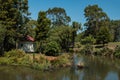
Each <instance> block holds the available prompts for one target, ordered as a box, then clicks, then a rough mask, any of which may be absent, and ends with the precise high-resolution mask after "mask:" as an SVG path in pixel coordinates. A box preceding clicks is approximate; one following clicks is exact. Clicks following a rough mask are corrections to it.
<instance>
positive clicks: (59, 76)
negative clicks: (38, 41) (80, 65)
mask: <svg viewBox="0 0 120 80" xmlns="http://www.w3.org/2000/svg"><path fill="white" fill-rule="evenodd" d="M76 61H83V62H84V63H85V65H86V67H85V68H84V69H75V68H60V69H58V70H55V71H51V72H41V71H37V70H33V69H30V68H26V67H18V66H14V67H13V66H0V80H120V60H117V59H116V60H113V59H110V58H104V57H83V56H82V57H79V58H77V59H76Z"/></svg>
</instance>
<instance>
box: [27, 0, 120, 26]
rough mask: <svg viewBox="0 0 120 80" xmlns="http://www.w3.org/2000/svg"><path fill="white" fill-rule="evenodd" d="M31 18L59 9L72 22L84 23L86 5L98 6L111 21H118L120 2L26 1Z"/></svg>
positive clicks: (91, 0) (79, 0) (97, 0)
mask: <svg viewBox="0 0 120 80" xmlns="http://www.w3.org/2000/svg"><path fill="white" fill-rule="evenodd" d="M28 1H29V11H30V12H31V18H32V19H35V20H36V19H37V17H38V12H39V11H46V10H48V9H49V8H54V7H61V8H64V9H65V10H66V13H67V15H68V16H70V17H71V20H72V21H77V22H80V23H82V24H84V22H85V17H84V9H85V7H86V6H88V5H93V4H98V6H99V7H101V8H102V9H103V11H104V12H106V13H107V15H108V16H109V17H110V19H112V20H118V19H120V9H119V8H120V0H28Z"/></svg>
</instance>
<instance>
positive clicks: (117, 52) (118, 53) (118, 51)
mask: <svg viewBox="0 0 120 80" xmlns="http://www.w3.org/2000/svg"><path fill="white" fill-rule="evenodd" d="M114 55H115V56H116V57H118V58H120V45H118V46H116V48H115V52H114Z"/></svg>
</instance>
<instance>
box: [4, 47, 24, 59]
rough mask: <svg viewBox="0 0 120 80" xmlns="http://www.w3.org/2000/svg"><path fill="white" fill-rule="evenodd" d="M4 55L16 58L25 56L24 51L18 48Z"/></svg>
mask: <svg viewBox="0 0 120 80" xmlns="http://www.w3.org/2000/svg"><path fill="white" fill-rule="evenodd" d="M4 56H5V57H8V58H10V57H16V58H22V57H24V56H25V52H24V51H22V50H19V49H15V50H11V51H8V52H6V53H5V55H4Z"/></svg>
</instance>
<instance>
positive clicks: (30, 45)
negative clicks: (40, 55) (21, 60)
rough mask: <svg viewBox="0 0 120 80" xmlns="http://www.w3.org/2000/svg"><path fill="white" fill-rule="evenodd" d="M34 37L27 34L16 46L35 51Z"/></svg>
mask: <svg viewBox="0 0 120 80" xmlns="http://www.w3.org/2000/svg"><path fill="white" fill-rule="evenodd" d="M34 41H35V40H34V38H32V37H31V36H29V35H27V36H26V37H25V39H23V40H21V41H20V42H19V43H18V48H19V49H21V50H23V51H25V52H35V42H34Z"/></svg>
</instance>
